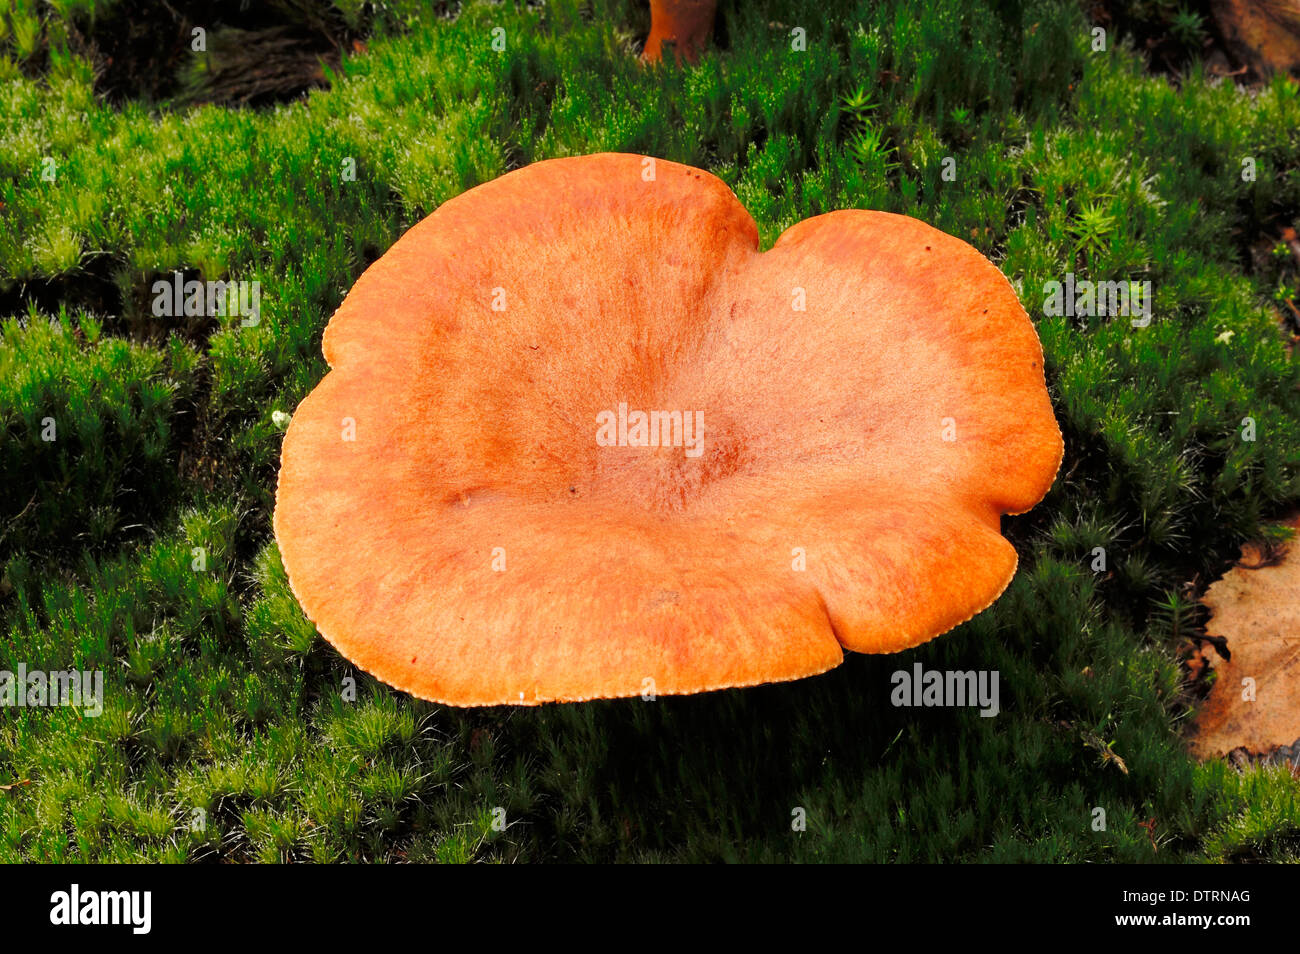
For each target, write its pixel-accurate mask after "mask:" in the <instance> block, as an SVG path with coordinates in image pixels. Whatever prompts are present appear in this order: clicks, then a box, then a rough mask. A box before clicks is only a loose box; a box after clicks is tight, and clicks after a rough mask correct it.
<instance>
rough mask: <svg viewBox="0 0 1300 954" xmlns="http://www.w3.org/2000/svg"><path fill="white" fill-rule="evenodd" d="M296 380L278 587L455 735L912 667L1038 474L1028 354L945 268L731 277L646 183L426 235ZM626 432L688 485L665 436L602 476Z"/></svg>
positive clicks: (595, 173) (366, 284)
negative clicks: (306, 376)
mask: <svg viewBox="0 0 1300 954" xmlns="http://www.w3.org/2000/svg"><path fill="white" fill-rule="evenodd" d="M647 170H649V173H647ZM323 350H324V354H325V358H326V360H327V361H328V362H329V364H330V367H331V370H330V371H329V373H328V374H326V376H325V377H324V379H323V380H322V381H321V382H320V384H318V385H317V387H316V388H315V389H314V390H313V391H312V392H311V393H310V394H309V395H308V396H307V398H306V399H305V400H304V401H303V402H302V403H301V405H300V406H299V407H298V409H297V411H296V413H295V414H294V416H293V419H292V422H291V424H290V426H289V429H288V431H287V433H286V435H285V439H284V446H283V452H282V460H281V470H280V477H279V485H278V489H277V495H276V506H275V516H274V522H275V536H276V539H277V541H278V544H279V548H280V553H281V556H282V559H283V561H284V566H285V569H286V571H287V573H288V578H289V582H290V585H291V587H292V589H293V592H294V594H295V596H296V597H297V598H298V600H299V602H300V603H301V605H302V607H303V609H304V611H305V612H306V614H307V616H308V617H309V618H310V619H311V620H312V621H313V622H314V623H315V624H316V626H317V628H318V629H319V631H320V632H321V634H322V635H324V636H325V638H326V639H327V640H329V641H330V642H331V643H332V644H333V645H334V646H335V647H337V649H338V650H339V651H340V652H341V653H342V654H343V655H344V656H345V657H347V658H348V659H349V660H351V661H352V662H353V663H355V664H356V665H357V666H359V667H361V668H362V669H364V670H366V671H368V672H370V673H372V674H373V675H374V676H376V677H377V678H379V679H381V680H383V681H384V682H386V683H389V684H390V685H392V686H395V687H396V688H399V689H402V690H405V691H407V692H410V693H412V694H414V695H416V696H419V697H421V698H425V699H430V700H435V701H439V702H444V703H448V704H452V705H458V706H474V705H494V704H529V705H531V704H537V703H541V702H547V701H577V700H585V699H592V698H607V697H618V696H632V695H642V694H645V693H649V692H653V693H655V694H680V693H693V692H700V691H705V690H711V689H720V688H726V687H733V686H748V685H755V684H758V683H766V682H779V681H785V680H791V679H798V678H801V677H805V676H810V675H814V674H817V673H821V672H824V671H826V670H828V669H830V668H832V667H834V666H836V665H837V664H839V663H840V662H841V660H842V658H843V650H844V649H850V650H854V651H857V652H870V653H884V652H895V651H899V650H903V649H907V648H909V647H912V646H916V645H917V644H919V643H922V642H924V641H926V640H928V639H930V638H932V637H934V636H936V635H938V634H940V633H943V632H946V631H947V630H950V629H952V628H953V627H954V626H957V625H958V624H960V623H962V622H964V621H965V620H967V619H969V618H970V617H972V616H973V615H975V614H976V613H978V612H980V611H981V610H982V609H984V608H985V607H987V606H988V605H989V604H990V603H992V602H993V601H994V600H995V599H996V598H997V597H998V596H999V595H1000V594H1001V593H1002V591H1003V590H1004V589H1005V588H1006V586H1007V585H1008V583H1009V582H1010V580H1011V578H1012V577H1013V575H1014V573H1015V568H1016V562H1017V558H1016V551H1015V549H1014V548H1013V547H1012V546H1011V545H1010V543H1008V542H1007V541H1006V540H1005V539H1004V538H1003V537H1002V535H1001V533H1000V517H1001V515H1003V514H1007V513H1020V512H1023V511H1025V510H1028V509H1030V508H1031V507H1033V506H1034V505H1035V504H1036V503H1037V502H1038V501H1039V500H1040V499H1041V498H1042V497H1043V496H1044V495H1045V494H1046V493H1047V491H1048V489H1049V488H1050V487H1051V484H1052V481H1053V480H1054V478H1055V475H1056V473H1057V470H1058V468H1059V466H1060V462H1061V457H1062V440H1061V434H1060V431H1059V429H1058V427H1057V424H1056V420H1055V418H1054V416H1053V414H1052V408H1051V403H1050V400H1049V398H1048V393H1047V389H1046V386H1045V383H1044V371H1043V355H1042V349H1041V347H1040V345H1039V341H1038V338H1037V335H1036V334H1035V331H1034V328H1033V325H1032V323H1031V322H1030V320H1029V317H1028V315H1026V313H1025V311H1024V309H1023V308H1022V307H1021V305H1020V302H1019V300H1018V298H1017V296H1016V294H1015V291H1014V290H1013V289H1012V287H1011V286H1010V284H1009V283H1008V282H1007V280H1006V279H1005V278H1004V277H1003V275H1002V273H1001V272H999V271H998V269H997V268H996V267H995V266H994V265H992V264H991V263H990V262H989V261H988V260H987V259H985V258H984V257H983V256H982V255H981V254H980V253H979V252H977V251H976V250H975V249H974V248H972V247H971V246H969V245H967V244H966V243H965V242H963V241H961V240H959V239H956V238H954V237H952V236H950V235H947V234H945V233H943V232H940V231H938V230H936V229H934V228H931V227H930V226H928V225H926V224H924V223H922V222H920V221H917V220H915V219H912V218H908V217H905V216H900V215H893V214H888V213H883V212H868V211H841V212H832V213H829V214H826V215H819V216H817V217H815V218H811V219H807V220H805V221H803V222H800V223H798V224H797V225H795V226H793V227H792V228H790V229H788V230H787V231H786V232H785V233H784V234H783V235H781V237H780V238H779V239H778V240H777V242H776V243H775V245H774V246H773V247H772V248H771V249H770V250H768V251H766V252H760V251H759V245H758V230H757V227H756V226H755V223H754V221H753V219H752V218H751V217H750V216H749V214H748V213H747V212H746V211H745V209H744V207H743V206H742V205H741V204H740V202H739V201H738V200H737V198H736V197H735V195H734V194H733V193H732V192H731V190H730V189H729V188H728V187H727V186H726V185H725V184H724V183H723V182H722V181H721V180H719V179H717V178H715V177H714V176H712V175H710V174H709V173H707V172H704V171H702V170H698V169H693V168H690V167H688V166H683V165H679V164H676V163H672V162H668V161H666V160H662V159H658V160H648V159H646V158H645V157H642V156H634V155H622V154H599V155H592V156H583V157H576V158H566V159H554V160H547V161H543V162H538V163H535V164H533V165H530V166H527V167H525V168H522V169H519V170H517V171H515V172H511V173H508V174H506V175H504V176H502V177H500V178H498V179H495V180H493V181H491V182H487V183H485V184H483V185H480V186H478V187H476V188H474V189H471V190H469V191H467V192H465V193H464V194H462V195H460V196H458V197H456V198H454V199H451V200H450V201H448V202H446V203H444V204H443V205H442V206H441V207H439V208H438V210H437V211H435V212H434V213H433V214H431V215H430V216H428V217H427V218H426V219H424V220H423V221H421V222H420V223H418V224H417V225H415V226H414V227H413V228H411V229H410V230H409V231H408V232H406V234H404V235H403V236H402V237H401V238H400V239H399V240H398V241H397V242H396V243H395V244H394V245H393V246H392V248H391V249H389V251H388V252H387V253H386V254H384V255H383V256H382V257H381V258H380V259H379V260H378V261H376V262H375V263H374V264H373V265H371V266H370V268H368V269H367V270H366V272H365V273H364V274H363V275H362V276H361V278H360V279H358V281H357V282H356V285H355V286H354V287H353V288H352V290H351V291H350V292H349V294H348V295H347V297H346V299H345V300H344V302H343V303H342V305H340V307H339V308H338V310H337V312H336V313H335V314H334V316H333V318H332V319H331V321H330V323H329V325H328V327H327V328H326V330H325V336H324V344H323ZM623 410H626V411H627V414H629V415H630V414H631V412H632V411H635V410H640V411H643V412H650V411H657V412H663V413H666V414H670V413H671V412H673V411H677V412H680V413H681V414H682V415H683V420H684V421H688V420H690V418H689V417H687V416H686V415H690V414H693V413H698V414H699V415H700V417H699V418H698V419H697V420H699V421H701V422H702V425H703V426H702V441H701V442H700V453H699V454H698V456H690V455H688V454H687V453H686V447H685V446H684V445H685V442H686V439H687V435H683V438H682V442H681V443H677V442H676V438H677V434H676V432H675V431H672V427H670V425H669V424H667V423H664V424H663V432H664V434H665V435H667V434H669V432H670V431H671V432H672V439H673V440H672V442H670V441H669V439H668V437H665V438H664V441H663V442H662V444H664V445H668V446H662V445H661V446H657V447H655V446H650V447H647V446H621V445H619V444H615V445H614V446H605V445H607V444H608V443H609V442H608V441H606V442H605V444H602V443H601V442H599V441H598V430H599V428H598V422H600V421H602V420H604V421H606V422H607V421H608V420H609V417H608V415H610V414H614V415H619V414H621V412H622V411H623ZM660 420H661V422H664V421H667V420H668V418H660ZM684 426H685V425H684Z"/></svg>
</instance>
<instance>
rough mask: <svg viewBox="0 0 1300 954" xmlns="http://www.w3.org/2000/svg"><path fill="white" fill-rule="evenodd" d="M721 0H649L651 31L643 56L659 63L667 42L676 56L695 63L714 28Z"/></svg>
mask: <svg viewBox="0 0 1300 954" xmlns="http://www.w3.org/2000/svg"><path fill="white" fill-rule="evenodd" d="M717 11H718V0H650V35H649V36H647V37H646V41H645V49H644V50H642V51H641V59H643V60H644V61H645V62H647V63H658V62H660V60H662V58H663V48H664V46H665V45H667V46H668V48H669V50H671V52H672V54H673V58H674V59H675V60H677V61H678V62H680V61H682V60H685V61H686V62H687V63H695V62H697V61H698V60H699V58H700V54H701V53H702V52H704V46H705V44H706V43H708V42H709V34H710V33H712V32H713V18H714V16H715V15H716V14H717Z"/></svg>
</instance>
